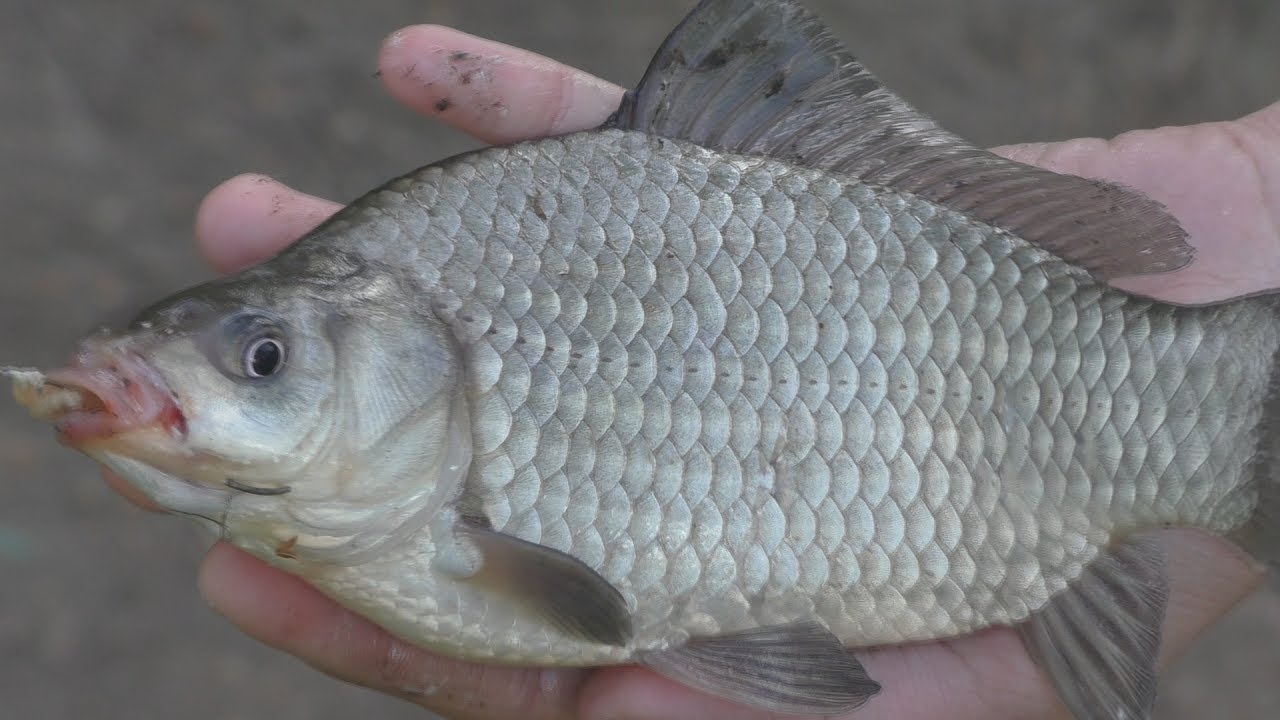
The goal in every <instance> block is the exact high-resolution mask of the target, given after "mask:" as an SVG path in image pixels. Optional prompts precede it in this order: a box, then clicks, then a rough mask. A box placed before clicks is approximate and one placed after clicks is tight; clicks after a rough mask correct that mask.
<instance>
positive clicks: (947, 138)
mask: <svg viewBox="0 0 1280 720" xmlns="http://www.w3.org/2000/svg"><path fill="white" fill-rule="evenodd" d="M1193 258H1194V251H1193V248H1192V247H1191V245H1190V244H1189V243H1188V242H1187V235H1186V232H1185V231H1184V230H1183V229H1182V227H1181V226H1180V225H1179V224H1178V222H1177V220H1176V219H1175V218H1174V217H1173V216H1172V215H1171V214H1170V213H1169V212H1168V211H1167V210H1166V209H1165V208H1164V207H1163V206H1161V205H1160V204H1159V203H1157V202H1155V201H1154V200H1151V199H1149V198H1147V197H1146V196H1144V195H1142V194H1140V193H1138V192H1136V191H1134V190H1131V189H1128V188H1124V187H1121V186H1117V185H1112V184H1108V183H1104V182H1099V181H1096V180H1088V179H1083V178H1078V177H1073V176H1067V175H1061V174H1056V173H1053V172H1050V171H1047V170H1043V169H1039V168H1034V167H1030V166H1027V165H1023V164H1020V163H1017V162H1014V161H1011V160H1007V159H1003V158H1000V157H998V156H996V155H994V154H991V153H990V152H988V151H986V150H983V149H980V148H977V147H975V146H973V145H971V144H969V143H967V142H965V141H964V140H962V139H961V138H958V137H956V136H954V135H952V134H950V133H949V132H947V131H946V130H945V129H943V128H941V127H940V126H939V125H938V124H936V123H935V122H934V121H932V120H931V119H929V118H928V117H927V116H925V115H924V114H922V113H920V112H919V111H917V110H916V109H914V108H913V107H911V106H910V105H908V104H907V103H906V102H905V101H904V100H902V99H901V98H900V97H899V96H897V95H896V94H894V93H893V92H891V91H890V90H889V89H888V88H886V87H885V86H884V85H883V84H881V83H880V82H879V81H878V80H876V79H875V77H874V76H873V75H872V74H871V73H870V72H869V71H868V70H867V69H866V68H865V67H864V66H863V65H862V64H861V63H860V62H859V61H858V60H857V59H856V58H855V56H853V55H852V54H851V53H850V52H849V51H848V50H846V49H845V48H844V46H843V45H842V44H841V43H840V42H839V41H838V40H837V39H836V38H835V37H834V36H833V35H832V34H831V33H830V32H829V31H828V30H827V29H826V28H825V27H823V25H822V23H821V22H820V21H819V20H818V19H817V18H816V17H815V16H814V15H812V14H811V13H810V12H809V11H808V10H806V9H804V8H803V7H802V6H801V5H800V4H798V3H797V2H794V1H793V0H703V2H701V3H699V4H698V5H697V6H696V7H695V8H694V9H693V11H692V12H691V13H690V14H689V15H688V16H687V17H686V19H685V20H684V21H683V22H682V23H681V24H680V25H679V26H678V27H677V28H676V29H675V30H674V31H673V32H672V34H671V35H670V36H669V37H668V38H667V39H666V41H665V42H664V43H663V45H662V46H661V47H660V48H659V49H658V51H657V53H656V55H655V56H654V58H653V60H652V62H651V64H650V66H649V68H648V70H647V71H646V73H645V75H644V76H643V79H642V80H641V82H640V83H639V84H638V85H637V87H636V88H635V89H634V90H632V91H630V92H628V93H627V94H626V96H625V97H624V99H623V100H622V101H621V104H620V106H619V108H618V109H617V111H616V112H615V113H614V114H613V115H612V116H611V117H610V118H609V120H608V121H607V122H605V123H604V124H603V125H602V126H601V127H598V128H595V129H593V130H590V131H585V132H578V133H571V134H566V135H562V136H559V137H551V138H545V139H540V140H534V141H528V142H521V143H515V144H511V145H506V146H498V147H489V148H483V149H480V150H476V151H473V152H468V153H465V154H461V155H457V156H454V157H452V158H448V159H445V160H442V161H439V162H436V163H433V164H430V165H427V166H425V167H423V168H420V169H418V170H415V171H413V172H411V173H409V174H407V175H404V176H402V177H399V178H396V179H393V180H391V181H390V182H388V183H386V184H384V185H383V186H381V187H379V188H376V189H374V190H373V191H371V192H369V193H368V194H366V195H364V196H363V197H361V198H359V199H357V200H356V201H354V202H353V203H351V204H350V205H349V206H347V207H346V208H344V209H343V210H341V211H340V212H338V213H337V214H336V215H335V216H334V217H332V218H330V219H329V220H327V221H325V222H324V223H322V224H321V225H320V226H318V227H317V228H316V229H315V230H313V231H311V232H310V233H308V234H307V235H306V236H305V237H303V238H302V239H301V240H300V241H298V242H297V243H296V244H295V245H293V246H291V247H290V248H288V249H286V250H284V251H282V252H281V253H280V254H279V255H277V256H276V257H274V258H272V259H271V260H269V261H267V262H265V263H263V264H261V265H258V266H255V267H252V268H249V269H246V270H243V271H241V272H238V273H236V274H232V275H229V276H225V277H222V278H218V279H214V280H211V281H208V282H206V283H203V284H200V285H197V286H195V287H192V288H189V289H186V290H183V291H181V292H179V293H177V294H175V295H173V296H170V297H168V298H165V299H163V300H160V301H159V302H158V303H156V304H154V305H152V306H151V307H149V308H147V309H145V310H143V311H142V312H141V313H140V314H139V315H138V317H137V318H136V319H135V320H134V321H133V322H132V323H131V324H129V325H128V326H127V327H125V328H122V329H120V330H103V331H100V332H97V333H94V334H92V335H90V336H89V337H87V338H85V339H84V340H82V341H81V343H80V344H79V346H78V348H77V350H76V351H75V352H74V353H73V355H72V358H71V360H70V362H69V363H68V365H66V366H65V367H62V368H59V369H54V370H49V371H42V370H37V369H32V368H17V367H10V368H5V369H3V371H2V372H3V373H4V374H5V375H8V376H9V377H10V379H11V380H12V382H13V386H14V394H15V397H16V398H17V400H18V402H20V403H21V404H23V405H24V406H26V407H27V409H28V410H29V411H30V412H31V414H32V415H33V416H34V417H35V418H37V419H39V420H42V421H46V422H50V423H52V424H53V425H54V427H55V428H56V431H57V433H58V435H59V437H60V439H61V441H62V442H64V443H65V444H67V445H68V446H70V447H72V448H74V449H76V450H78V451H80V452H82V453H84V454H86V455H88V456H89V457H91V458H93V459H94V460H96V461H98V462H100V463H101V464H102V465H104V466H106V467H107V468H109V469H111V470H113V471H114V472H116V473H118V474H119V475H121V476H123V477H124V478H126V479H128V480H129V481H130V482H131V483H132V484H133V485H135V486H136V487H137V488H138V489H139V490H141V491H142V492H143V493H145V494H146V495H147V496H148V497H150V498H151V499H152V500H153V501H154V502H155V503H156V504H158V505H159V506H161V507H163V508H165V509H166V510H168V511H170V512H172V513H175V514H181V515H185V516H188V517H190V518H192V519H194V520H195V521H196V522H198V523H200V524H201V525H203V526H205V527H207V528H209V529H210V530H211V531H212V532H214V533H216V534H217V536H218V537H220V538H222V539H223V540H226V541H228V542H230V543H232V544H234V545H236V546H238V547H240V548H242V549H243V550H245V551H247V552H249V553H251V554H252V555H254V556H256V557H258V558H261V559H262V560H264V561H266V562H268V563H270V564H271V565H273V566H275V567H278V568H281V569H283V570H285V571H287V572H289V573H293V574H295V575H297V576H299V577H300V578H302V579H304V580H305V581H306V582H308V583H309V584H311V585H312V586H314V587H315V588H317V589H318V590H320V591H321V592H323V593H324V594H326V595H328V596H329V597H331V598H333V599H334V600H336V601H337V602H339V603H341V604H342V605H344V606H345V607H347V608H350V609H351V610H353V611H355V612H357V613H359V614H360V615H363V616H364V617H367V618H369V619H370V620H372V621H374V622H376V623H377V624H379V625H380V626H382V627H383V628H385V629H387V630H388V631H390V632H391V633H393V634H395V635H396V636H398V637H400V638H403V639H405V640H406V641H409V642H411V643H413V644H415V645H418V646H420V647H423V648H427V649H430V650H434V651H438V652H442V653H445V654H448V655H451V656H455V657H458V658H464V659H468V660H474V661H479V662H490V663H499V664H507V665H527V666H573V667H593V666H602V665H610V664H621V663H639V664H641V665H644V666H647V667H649V668H652V669H653V670H655V671H657V672H659V673H661V674H663V675H666V676H668V677H670V678H672V679H674V680H676V681H678V682H681V683H684V684H686V685H688V686H691V687H694V688H697V689H700V690H704V691H706V692H709V693H713V694H716V695H719V696H722V697H725V698H729V699H731V700H734V701H737V702H740V703H742V704H744V705H749V706H755V707H760V708H765V709H768V710H772V711H777V712H784V713H797V714H830V713H837V712H844V711H849V710H853V709H855V708H857V707H859V706H861V705H863V704H864V703H866V702H868V701H869V700H871V698H873V697H874V696H875V694H876V693H877V692H878V691H879V690H880V685H879V684H878V683H877V682H876V680H875V679H874V678H872V677H871V676H870V675H869V674H868V672H867V671H866V669H865V668H864V667H863V665H862V663H861V662H860V660H859V656H860V652H861V651H862V649H864V648H868V647H874V646H884V645H895V644H903V643H915V642H924V641H931V640H939V639H945V638H952V637H958V636H963V635H967V634H971V633H974V632H977V631H979V630H982V629H984V628H990V627H1014V628H1017V629H1018V631H1019V633H1020V635H1021V637H1022V639H1023V641H1024V643H1025V644H1026V645H1027V647H1028V649H1029V651H1030V652H1029V656H1030V657H1031V658H1032V660H1033V661H1034V662H1036V663H1038V664H1039V666H1040V667H1041V668H1042V669H1043V671H1044V672H1045V673H1046V675H1047V676H1048V677H1049V678H1050V679H1051V680H1052V682H1053V685H1054V687H1055V688H1056V689H1057V692H1058V693H1059V695H1060V696H1061V698H1062V700H1063V701H1064V703H1065V704H1066V706H1067V707H1068V708H1069V709H1070V711H1071V712H1072V713H1073V714H1074V715H1075V717H1077V718H1090V719H1092V718H1147V717H1150V714H1151V708H1152V704H1153V702H1154V697H1155V693H1156V674H1157V673H1156V659H1157V655H1158V651H1159V647H1160V627H1161V622H1162V620H1163V617H1164V614H1165V609H1166V605H1167V602H1168V580H1167V577H1166V572H1165V568H1164V563H1163V558H1162V557H1161V554H1160V549H1159V545H1158V544H1157V543H1156V542H1155V541H1154V539H1153V533H1154V532H1158V531H1159V530H1160V529H1163V528H1167V527H1173V526H1186V527H1196V528H1201V529H1203V530H1206V531H1208V532H1211V533H1215V534H1218V535H1221V536H1223V537H1227V538H1229V539H1231V540H1233V541H1235V542H1237V543H1238V544H1239V545H1240V546H1241V547H1242V548H1243V549H1245V550H1246V551H1248V552H1249V553H1251V554H1252V555H1254V556H1255V557H1256V558H1258V559H1259V560H1261V561H1263V562H1269V563H1273V564H1274V562H1275V561H1276V558H1277V553H1276V549H1277V548H1278V547H1280V538H1278V537H1277V530H1276V528H1277V526H1278V525H1280V523H1278V518H1277V508H1280V481H1278V480H1277V475H1276V470H1275V467H1274V466H1273V461H1272V459H1271V458H1272V457H1273V453H1272V450H1273V448H1274V446H1275V438H1276V433H1275V432H1274V430H1272V429H1271V426H1272V423H1274V421H1275V416H1274V414H1273V410H1271V409H1270V403H1269V402H1267V401H1268V399H1269V398H1270V397H1271V388H1272V387H1274V376H1275V369H1276V361H1275V359H1276V354H1277V351H1278V350H1280V313H1277V309H1278V308H1277V305H1278V304H1280V301H1278V300H1277V299H1276V297H1275V296H1274V295H1271V294H1265V293H1264V294H1259V295H1255V296H1249V297H1239V298H1232V299H1229V300H1224V301H1222V302H1216V303H1212V304H1206V305H1201V306H1191V305H1178V304H1171V303H1167V302H1160V301H1158V300H1156V299H1154V298H1151V297H1147V296H1145V295H1142V294H1139V293H1133V292H1126V291H1124V290H1121V289H1118V288H1116V287H1114V286H1113V284H1112V282H1111V281H1113V280H1116V279H1119V278H1126V277H1132V276H1142V275H1151V274H1158V273H1167V272H1171V271H1174V270H1177V269H1179V268H1182V267H1185V266H1186V265H1188V264H1189V263H1191V262H1192V261H1193Z"/></svg>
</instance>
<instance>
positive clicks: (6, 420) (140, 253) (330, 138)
mask: <svg viewBox="0 0 1280 720" xmlns="http://www.w3.org/2000/svg"><path fill="white" fill-rule="evenodd" d="M811 2H812V5H813V6H814V7H815V8H816V9H818V10H819V11H820V12H821V14H823V15H824V16H825V17H826V18H827V20H828V21H829V22H830V23H831V24H832V25H833V26H834V27H835V29H836V30H837V32H838V33H839V34H840V35H842V36H843V37H844V38H846V39H847V40H848V41H849V42H850V43H852V44H853V45H854V47H855V48H856V49H857V50H858V52H859V53H860V54H861V55H862V56H863V57H864V58H865V59H866V60H867V62H868V64H869V65H870V66H871V67H872V68H873V69H874V70H875V71H877V72H878V73H879V74H880V75H881V76H882V77H883V78H885V79H886V80H888V81H889V83H890V84H891V85H893V86H896V87H897V88H898V89H899V90H900V91H902V92H903V93H904V94H905V95H906V96H907V97H908V98H909V99H911V100H912V101H913V102H914V103H915V104H917V105H918V106H920V107H922V108H923V109H925V110H926V111H928V112H930V113H932V114H934V115H935V116H936V117H938V118H939V119H940V120H942V121H943V123H944V124H946V125H948V126H950V127H951V128H952V129H954V130H957V131H959V132H960V133H961V134H962V135H966V136H968V137H971V138H973V139H974V140H977V141H979V142H982V143H989V144H1000V143H1009V142H1017V141H1025V140H1049V139H1061V138H1067V137H1072V136H1080V135H1110V134H1114V133H1117V132H1120V131H1123V130H1125V129H1130V128H1137V127H1148V126H1155V125H1161V124H1178V123H1188V122H1195V121H1201V120H1210V119H1221V118H1231V117H1235V116H1238V115H1240V114H1243V113H1246V112H1249V111H1252V110H1254V109H1257V108H1259V107H1261V106H1263V105H1265V104H1267V103H1269V102H1271V101H1273V100H1276V99H1280V49H1278V46H1277V45H1276V38H1277V37H1280V3H1277V2H1275V1H1274V0H1112V1H1111V2H1107V3H1102V2H1079V1H1078V0H967V1H966V2H953V1H952V0H843V1H841V0H825V1H821V0H811ZM692 4H693V2H692V0H678V1H677V0H625V1H620V2H608V3H605V2H598V1H597V0H541V1H540V2H537V3H531V2H522V1H521V0H438V1H436V2H427V1H424V0H416V1H411V0H365V1H364V2H360V3H356V2H341V1H340V0H310V1H308V2H303V1H302V0H293V1H291V2H275V3H259V2H253V1H252V0H206V1H205V2H201V3H173V2H166V1H164V0H119V1H117V2H112V3H100V2H93V1H92V0H60V1H59V2H52V3H35V2H22V1H21V0H4V2H2V3H0V219H2V222H3V229H2V230H0V363H5V362H21V363H24V364H36V363H51V362H56V361H57V360H59V359H61V358H63V357H64V356H65V354H66V352H67V351H68V349H69V348H70V344H71V342H72V340H73V338H75V337H76V336H78V335H79V334H80V333H81V332H82V331H84V330H86V329H88V328H90V327H92V326H94V325H96V324H99V323H101V322H104V321H113V320H119V319H122V318H124V317H126V316H127V315H129V314H130V313H131V312H132V311H133V310H135V309H136V308H138V307H139V306H140V305H141V304H143V303H144V302H146V301H149V300H152V299H154V298H156V297H158V296H160V295H161V294H163V293H166V292H168V291H171V290H174V289H176V288H178V287H179V286H181V285H185V284H187V283H189V282H191V281H195V280H198V279H200V278H203V277H205V276H206V271H205V270H204V268H203V267H202V266H201V265H200V263H199V262H198V259H197V258H196V256H195V253H194V252H193V250H192V244H191V233H190V221H191V217H192V214H193V212H194V210H195V207H196V204H197V202H198V201H199V199H200V197H201V195H202V194H203V193H204V192H205V191H206V190H207V189H209V188H210V187H212V186H213V185H214V184H216V183H217V182H218V181H220V180H222V179H223V178H225V177H228V176H230V175H232V174H234V173H237V172H241V171H245V170H256V171H261V172H266V173H269V174H272V175H275V176H276V177H280V178H283V179H284V180H286V181H288V182H290V183H293V184H295V185H296V186H298V187H300V188H302V189H304V190H306V191H309V192H312V193H316V194H320V195H325V196H329V197H333V198H337V199H351V198H353V197H355V196H356V195H358V194H359V193H360V192H361V191H363V190H365V189H367V188H369V187H371V186H373V185H374V184H376V183H378V182H380V181H382V180H384V179H386V178H388V177H390V176H392V175H395V174H399V173H401V172H403V171H405V170H407V169H409V168H410V167H411V166H412V165H415V164H424V163H426V162H429V161H432V160H434V159H438V158H441V157H444V156H446V155H449V154H451V153H454V152H457V151H459V150H462V149H465V148H466V147H469V144H468V142H467V140H466V139H465V138H463V137H462V136H460V135H458V134H456V133H453V132H451V131H448V130H445V129H443V128H442V127H439V126H436V125H433V124H431V123H429V122H427V121H424V120H422V119H420V118H417V117H415V116H414V115H412V114H411V113H410V112H408V111H407V110H404V109H402V108H400V107H398V106H397V105H395V104H394V103H393V102H392V101H391V100H390V99H389V98H387V97H386V96H385V95H384V94H383V93H382V90H381V87H380V84H379V83H378V81H377V80H376V79H374V78H373V77H372V71H373V68H374V64H373V55H374V51H375V49H376V48H377V45H378V42H379V40H380V39H381V37H382V36H383V35H384V34H385V33H387V32H389V31H391V30H394V29H395V28H397V27H400V26H401V25H405V24H410V23H418V22H437V23H445V24H450V25H454V26H457V27H460V28H463V29H465V30H467V31H470V32H473V33H477V34H482V35H488V36H491V37H495V38H498V39H501V40H504V41H506V42H509V43H514V44H517V45H524V46H528V47H531V48H533V49H536V50H538V51H541V52H544V53H547V54H549V55H552V56H554V57H557V58H560V59H563V60H565V61H568V62H570V63H574V64H577V65H580V66H582V67H585V68H588V69H590V70H591V71H593V72H595V73H597V74H599V75H602V76H604V77H606V78H608V79H611V80H614V81H616V82H620V83H625V84H630V83H632V82H634V81H635V80H636V79H638V77H639V75H640V73H641V72H642V71H643V69H644V67H645V65H646V63H647V62H648V59H649V56H650V54H651V52H652V50H653V49H654V48H655V47H656V45H657V44H658V43H659V42H660V40H661V39H662V37H663V36H664V34H665V33H666V32H667V30H669V28H670V27H671V26H673V25H674V23H675V22H676V21H677V20H678V19H679V18H680V16H681V15H682V14H683V13H684V12H685V11H686V10H687V9H688V8H689V7H691V6H692ZM202 550H203V543H202V541H201V539H200V538H199V537H198V536H197V534H196V533H195V532H194V531H193V529H192V528H190V527H188V525H186V524H185V523H184V522H181V521H177V520H174V519H169V518H161V517H150V516H145V515H143V514H142V513H140V512H138V511H136V510H134V509H132V508H131V507H128V506H126V505H125V504H124V503H123V502H122V501H121V500H119V499H118V498H116V497H115V496H113V495H112V494H110V493H109V492H108V491H107V490H106V489H105V488H104V486H103V485H102V483H100V482H99V481H98V479H97V476H96V474H95V472H94V469H93V468H92V467H91V466H90V464H89V463H88V462H86V461H84V460H82V459H80V458H79V457H78V456H75V455H73V454H72V453H70V452H67V451H65V450H62V449H60V448H58V447H57V446H56V445H55V443H54V441H53V439H52V438H51V437H50V433H49V432H48V431H47V430H46V429H45V428H43V427H39V426H37V425H36V424H35V423H33V422H30V421H28V420H26V419H25V418H24V417H23V416H22V414H21V413H20V411H19V410H17V409H16V408H15V407H12V406H11V405H10V404H9V403H5V402H0V718H49V719H61V718H100V719H102V720H114V719H117V718H167V717H187V718H192V719H193V720H240V719H246V720H248V719H257V718H274V719H276V720H293V719H301V718H308V719H309V720H333V719H337V718H351V717H378V718H382V719H384V720H397V719H399V718H418V717H423V716H424V714H423V713H422V712H420V711H418V710H416V709H414V708H411V707H409V706H405V705H401V704H400V703H398V702H395V701H391V700H387V699H384V698H381V697H377V696H375V695H373V694H371V693H368V692H365V691H363V690H360V689H356V688H352V687H348V686H345V685H342V684H340V683H337V682H335V681H332V680H329V679H327V678H324V677H321V676H319V675H318V674H316V673H314V672H313V671H311V670H310V669H308V668H306V667H304V666H303V665H301V664H300V663H298V662H296V661H294V660H293V659H291V658H288V657H284V656H281V655H278V654H275V653H273V652H270V651H267V650H266V649H264V648H261V647H258V646H256V645H255V644H254V643H252V642H251V641H249V640H247V639H245V638H243V637H241V636H240V635H239V634H237V633H236V632H235V631H234V630H233V629H232V628H231V627H230V626H229V625H227V624H225V623H224V622H223V621H222V620H221V619H220V618H218V617H216V616H215V615H214V614H213V613H212V612H211V611H209V610H208V609H207V608H206V607H205V606H204V604H203V603H202V602H201V601H200V599H199V597H198V596H197V594H196V592H195V588H194V585H193V575H194V570H195V567H196V564H197V562H198V560H199V557H200V555H201V552H202ZM1278 662H1280V600H1278V599H1277V596H1276V595H1274V594H1270V595H1259V596H1257V597H1255V598H1254V599H1252V600H1250V601H1249V602H1247V603H1246V604H1245V605H1243V606H1242V607H1241V608H1240V609H1239V610H1238V611H1237V612H1236V613H1235V614H1234V615H1232V616H1231V617H1230V618H1229V619H1228V620H1227V621H1225V622H1223V623H1221V625H1220V626H1219V627H1217V628H1216V629H1215V630H1214V631H1213V632H1212V633H1211V634H1209V635H1207V636H1206V637H1205V638H1204V639H1203V641H1202V642H1201V643H1200V644H1199V646H1198V647H1197V649H1196V650H1195V652H1193V653H1192V654H1191V655H1190V656H1189V657H1188V658H1187V659H1186V660H1185V661H1184V662H1183V663H1182V664H1180V665H1179V666H1178V668H1177V669H1176V670H1174V671H1173V672H1171V673H1169V674H1168V675H1167V676H1166V678H1165V679H1164V681H1163V697H1162V700H1161V706H1160V713H1159V717H1161V718H1167V719H1174V718H1177V719H1179V720H1182V719H1190V718H1204V717H1231V718H1242V719H1246V720H1248V719H1254V718H1257V719H1259V720H1261V719H1262V718H1274V717H1277V716H1280V683H1277V682H1276V681H1275V677H1276V676H1275V671H1274V669H1275V668H1276V667H1277V663H1278Z"/></svg>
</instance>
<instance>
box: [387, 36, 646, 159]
mask: <svg viewBox="0 0 1280 720" xmlns="http://www.w3.org/2000/svg"><path fill="white" fill-rule="evenodd" d="M378 68H379V71H380V72H381V74H382V81H383V82H384V83H386V85H387V88H388V89H389V90H390V91H391V94H392V95H394V96H395V97H396V98H397V99H399V100H400V101H401V102H403V103H405V104H406V105H408V106H409V107H412V108H414V109H415V110H417V111H418V112H421V113H423V114H424V115H428V116H430V117H434V118H439V119H440V120H442V121H443V122H446V123H448V124H450V125H452V126H453V127H455V128H458V129H459V130H462V131H463V132H466V133H470V134H471V135H474V136H475V137H477V138H480V139H481V140H484V141H486V142H490V143H509V142H515V141H517V140H527V139H531V138H537V137H545V136H548V135H559V134H563V133H567V132H574V131H576V130H586V129H589V128H592V127H595V126H596V125H599V124H600V123H601V122H603V121H604V120H605V118H607V117H608V116H609V114H610V113H612V112H613V111H614V110H616V109H617V107H618V102H619V101H620V100H621V99H622V88H620V87H618V86H616V85H613V84H611V83H608V82H605V81H604V80H601V79H599V78H597V77H594V76H592V75H589V74H587V73H585V72H582V71H581V70H576V69H574V68H571V67H569V66H567V65H563V64H561V63H558V62H555V61H554V60H550V59H548V58H545V57H543V56H541V55H537V54H535V53H531V52H529V51H527V50H521V49H519V48H513V47H511V46H509V45H504V44H502V43H499V42H494V41H492V40H485V39H483V38H478V37H475V36H473V35H468V34H466V33H462V32H459V31H457V30H453V29H450V28H446V27H441V26H438V25H415V26H412V27H407V28H404V29H402V30H398V31H396V32H394V33H392V34H391V35H390V36H388V37H387V39H386V40H385V41H384V42H383V45H382V51H381V53H380V55H379V58H378Z"/></svg>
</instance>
